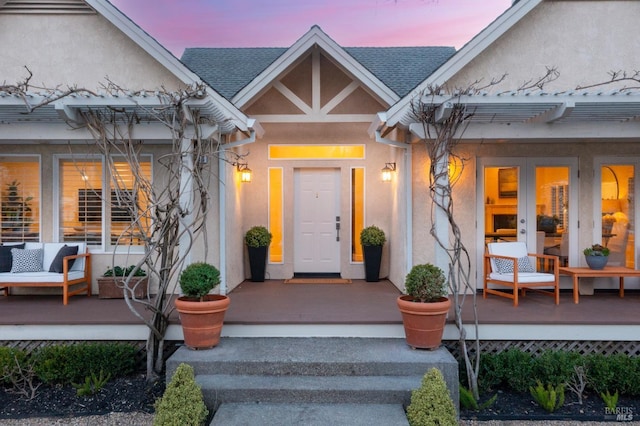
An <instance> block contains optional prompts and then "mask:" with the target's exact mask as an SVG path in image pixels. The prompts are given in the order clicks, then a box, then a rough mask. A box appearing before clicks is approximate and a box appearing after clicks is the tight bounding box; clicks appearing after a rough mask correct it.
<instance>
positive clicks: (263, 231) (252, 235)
mask: <svg viewBox="0 0 640 426" xmlns="http://www.w3.org/2000/svg"><path fill="white" fill-rule="evenodd" d="M272 238H273V236H272V235H271V232H269V230H268V229H267V228H265V227H264V226H254V227H252V228H250V229H249V230H248V231H247V233H246V234H245V236H244V242H245V244H246V245H247V250H248V252H249V268H250V269H251V281H255V282H262V281H264V277H265V272H266V269H267V251H268V249H269V244H271V239H272Z"/></svg>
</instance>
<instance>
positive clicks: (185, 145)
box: [178, 137, 194, 264]
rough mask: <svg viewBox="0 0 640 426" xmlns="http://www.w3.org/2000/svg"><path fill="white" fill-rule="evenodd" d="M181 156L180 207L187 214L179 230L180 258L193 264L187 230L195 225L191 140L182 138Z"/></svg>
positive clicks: (186, 262)
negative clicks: (192, 224)
mask: <svg viewBox="0 0 640 426" xmlns="http://www.w3.org/2000/svg"><path fill="white" fill-rule="evenodd" d="M180 156H181V160H182V168H181V170H180V207H181V208H182V211H185V212H187V214H186V215H185V216H184V217H183V218H182V219H181V220H180V229H179V230H178V238H179V245H178V256H179V258H180V259H184V261H185V264H189V263H191V254H190V250H189V248H190V246H191V243H192V241H191V236H190V235H189V234H190V232H187V228H188V227H189V226H190V225H191V223H193V181H192V174H191V171H192V170H193V167H194V164H193V146H192V142H191V139H189V138H184V137H183V138H182V141H181V142H180Z"/></svg>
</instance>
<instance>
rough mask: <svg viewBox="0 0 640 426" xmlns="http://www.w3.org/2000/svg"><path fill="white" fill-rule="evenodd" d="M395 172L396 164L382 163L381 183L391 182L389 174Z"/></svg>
mask: <svg viewBox="0 0 640 426" xmlns="http://www.w3.org/2000/svg"><path fill="white" fill-rule="evenodd" d="M395 171H396V163H384V168H383V169H382V181H383V182H391V173H393V172H395Z"/></svg>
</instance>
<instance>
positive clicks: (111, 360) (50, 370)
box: [33, 342, 136, 384]
mask: <svg viewBox="0 0 640 426" xmlns="http://www.w3.org/2000/svg"><path fill="white" fill-rule="evenodd" d="M135 354H136V348H135V347H134V346H133V345H130V344H127V343H117V342H114V343H80V344H77V345H58V346H47V347H44V348H41V349H39V350H38V351H36V352H35V353H34V355H33V357H34V365H35V370H36V374H37V375H38V378H39V379H40V380H42V381H43V382H45V383H61V384H71V383H77V382H83V381H84V380H85V378H86V377H89V376H91V375H92V374H101V372H102V374H104V375H108V376H110V377H111V378H116V377H121V376H126V375H128V374H131V373H132V372H133V371H135Z"/></svg>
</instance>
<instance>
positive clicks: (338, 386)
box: [167, 337, 458, 424]
mask: <svg viewBox="0 0 640 426" xmlns="http://www.w3.org/2000/svg"><path fill="white" fill-rule="evenodd" d="M180 363H186V364H189V365H191V366H192V367H193V368H194V370H195V373H196V380H197V382H198V383H199V384H200V386H201V388H202V392H203V394H204V397H205V403H206V404H207V407H209V408H210V409H217V408H218V407H220V410H222V409H223V407H225V405H226V404H242V403H244V404H243V405H241V406H239V408H238V409H237V410H240V409H242V410H241V414H237V416H244V415H250V414H246V413H247V412H250V411H251V410H253V409H256V407H274V408H273V411H274V412H275V411H277V408H278V407H288V408H287V409H286V410H284V412H283V413H282V415H284V416H293V417H295V416H307V415H310V414H309V413H312V412H313V413H320V412H323V411H325V410H323V405H322V404H331V406H333V405H335V404H346V405H345V407H344V409H345V412H349V410H351V409H353V407H351V405H371V404H373V405H376V406H377V405H378V404H380V405H382V406H383V407H382V408H385V407H386V408H388V407H390V406H395V407H400V408H402V406H403V405H405V406H406V405H408V403H409V401H410V398H411V391H412V390H413V389H417V388H418V387H419V386H420V383H421V381H422V377H423V376H424V374H425V373H426V372H427V371H428V370H429V369H431V368H432V367H436V368H438V369H440V371H441V372H442V374H443V376H444V377H445V381H446V382H447V386H448V388H449V389H450V392H451V396H452V398H453V400H454V403H455V405H456V407H457V406H458V363H457V362H456V360H455V359H454V358H453V356H452V355H451V354H450V353H449V352H448V351H447V350H446V349H445V348H439V349H436V350H433V351H427V350H414V349H412V348H410V347H409V346H408V345H407V344H406V342H405V340H404V339H393V338H379V339H378V338H373V339H368V338H367V339H365V338H333V337H327V338H315V337H314V338H261V337H259V338H222V339H221V341H220V344H219V345H218V346H216V347H215V348H213V349H209V350H202V351H194V350H190V349H187V348H186V347H182V348H180V349H178V350H177V351H176V352H175V353H174V354H173V355H172V356H171V357H170V358H169V359H168V360H167V381H169V380H170V379H171V376H172V375H173V372H174V371H175V369H176V368H177V367H178V365H179V364H180ZM221 404H222V405H221ZM274 404H275V405H274ZM279 404H284V405H279ZM226 406H227V407H229V406H228V405H226ZM235 406H236V405H233V407H235ZM361 408H362V407H355V409H358V410H360V409H361ZM228 409H229V410H230V408H228ZM232 413H236V409H234V411H233V412H232ZM216 415H217V414H216ZM229 415H231V414H229ZM233 415H234V416H236V414H233ZM402 417H404V414H403V416H402ZM318 421H319V423H317V424H332V423H322V422H321V421H320V420H318ZM220 424H222V423H220ZM231 424H233V423H231ZM238 424H242V423H238ZM246 424H263V423H261V422H257V423H246ZM273 424H287V423H286V422H285V423H273ZM298 424H306V423H298ZM311 424H313V423H311ZM337 424H340V423H337ZM351 424H352V423H351ZM368 424H381V423H375V422H374V423H368ZM389 424H395V423H389Z"/></svg>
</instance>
